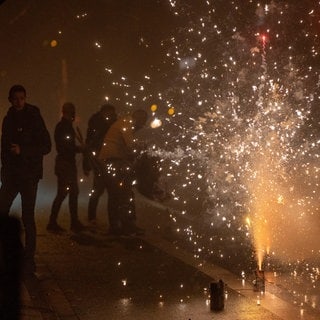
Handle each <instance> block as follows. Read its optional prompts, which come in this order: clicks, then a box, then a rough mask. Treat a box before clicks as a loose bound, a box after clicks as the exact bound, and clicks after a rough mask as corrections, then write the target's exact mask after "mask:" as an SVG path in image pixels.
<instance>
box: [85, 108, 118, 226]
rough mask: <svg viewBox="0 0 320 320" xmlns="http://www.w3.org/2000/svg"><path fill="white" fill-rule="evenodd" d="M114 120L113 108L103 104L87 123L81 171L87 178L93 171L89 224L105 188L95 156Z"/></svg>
mask: <svg viewBox="0 0 320 320" xmlns="http://www.w3.org/2000/svg"><path fill="white" fill-rule="evenodd" d="M116 119H117V115H116V112H115V108H114V106H112V105H110V104H104V105H102V106H101V108H100V110H99V111H98V112H96V113H94V114H93V115H92V116H91V117H90V119H89V121H88V129H87V136H86V141H85V144H86V148H87V150H86V153H85V154H84V159H83V171H84V174H85V175H87V176H88V175H89V172H90V171H91V170H92V171H93V187H92V191H91V195H90V198H89V203H88V220H89V222H91V223H95V221H96V216H97V206H98V202H99V198H100V197H101V195H102V194H103V192H104V190H105V188H106V186H105V181H104V178H103V175H102V174H101V170H100V168H99V166H98V161H97V156H98V154H99V152H100V150H101V147H102V143H103V139H104V136H105V134H106V133H107V131H108V129H109V128H110V126H111V125H112V124H113V123H114V122H115V121H116Z"/></svg>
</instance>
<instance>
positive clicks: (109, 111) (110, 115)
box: [100, 103, 117, 120]
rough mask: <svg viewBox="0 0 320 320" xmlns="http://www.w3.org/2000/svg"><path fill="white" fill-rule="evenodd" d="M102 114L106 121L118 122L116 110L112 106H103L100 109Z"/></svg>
mask: <svg viewBox="0 0 320 320" xmlns="http://www.w3.org/2000/svg"><path fill="white" fill-rule="evenodd" d="M100 113H101V115H102V117H103V118H105V119H106V120H116V118H117V114H116V108H115V107H114V106H113V105H111V104H108V103H107V104H103V105H102V106H101V108H100Z"/></svg>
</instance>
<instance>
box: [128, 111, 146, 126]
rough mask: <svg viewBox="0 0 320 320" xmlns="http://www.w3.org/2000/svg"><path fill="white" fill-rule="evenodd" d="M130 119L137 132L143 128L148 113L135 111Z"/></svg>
mask: <svg viewBox="0 0 320 320" xmlns="http://www.w3.org/2000/svg"><path fill="white" fill-rule="evenodd" d="M132 119H133V124H134V128H135V130H139V129H141V128H143V127H144V125H145V124H146V122H147V119H148V113H147V112H146V111H145V110H142V109H137V110H135V111H133V113H132Z"/></svg>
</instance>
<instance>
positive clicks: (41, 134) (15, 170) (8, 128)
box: [1, 104, 51, 179]
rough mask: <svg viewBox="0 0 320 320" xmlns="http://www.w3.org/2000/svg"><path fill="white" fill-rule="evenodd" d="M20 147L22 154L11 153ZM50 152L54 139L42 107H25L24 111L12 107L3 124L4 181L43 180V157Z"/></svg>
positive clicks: (2, 158)
mask: <svg viewBox="0 0 320 320" xmlns="http://www.w3.org/2000/svg"><path fill="white" fill-rule="evenodd" d="M12 144H18V145H19V146H20V151H21V152H20V154H19V155H15V154H13V153H12V152H11V151H10V148H11V145H12ZM50 151H51V139H50V135H49V132H48V130H47V128H46V125H45V123H44V121H43V119H42V116H41V114H40V111H39V108H37V107H36V106H32V105H30V104H26V105H25V106H24V108H23V109H22V110H16V109H15V108H14V107H10V108H9V110H8V113H7V115H6V116H5V117H4V119H3V122H2V135H1V162H2V168H1V178H2V179H4V178H5V177H7V178H18V179H29V178H31V179H41V178H42V176H43V156H44V155H46V154H48V153H49V152H50Z"/></svg>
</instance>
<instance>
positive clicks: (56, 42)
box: [50, 40, 58, 48]
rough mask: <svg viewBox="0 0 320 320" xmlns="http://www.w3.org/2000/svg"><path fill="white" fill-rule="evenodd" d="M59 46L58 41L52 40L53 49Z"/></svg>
mask: <svg viewBox="0 0 320 320" xmlns="http://www.w3.org/2000/svg"><path fill="white" fill-rule="evenodd" d="M57 45H58V41H57V40H51V42H50V46H51V48H54V47H56V46H57Z"/></svg>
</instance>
